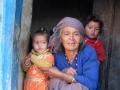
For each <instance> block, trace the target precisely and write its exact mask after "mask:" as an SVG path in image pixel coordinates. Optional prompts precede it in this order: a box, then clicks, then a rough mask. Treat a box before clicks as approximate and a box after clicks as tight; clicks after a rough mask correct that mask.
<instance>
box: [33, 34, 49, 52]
mask: <svg viewBox="0 0 120 90" xmlns="http://www.w3.org/2000/svg"><path fill="white" fill-rule="evenodd" d="M47 44H48V42H47V36H46V35H44V34H43V35H35V36H34V37H33V44H32V45H33V48H34V50H35V51H37V52H42V51H44V50H45V49H47Z"/></svg>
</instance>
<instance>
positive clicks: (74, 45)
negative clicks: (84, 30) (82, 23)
mask: <svg viewBox="0 0 120 90" xmlns="http://www.w3.org/2000/svg"><path fill="white" fill-rule="evenodd" d="M80 40H81V35H80V32H79V30H77V29H75V28H72V27H65V28H63V29H62V31H61V42H62V44H63V47H64V49H65V50H70V51H74V50H78V48H79V45H80Z"/></svg>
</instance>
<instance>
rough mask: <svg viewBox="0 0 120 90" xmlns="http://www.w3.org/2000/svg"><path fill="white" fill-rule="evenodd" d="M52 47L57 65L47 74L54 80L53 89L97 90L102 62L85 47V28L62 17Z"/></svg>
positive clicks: (72, 19)
mask: <svg viewBox="0 0 120 90" xmlns="http://www.w3.org/2000/svg"><path fill="white" fill-rule="evenodd" d="M53 32H54V33H53V35H52V36H51V37H50V43H49V47H50V49H51V50H52V52H54V53H55V54H54V57H55V66H56V67H57V69H56V68H51V69H49V70H48V71H47V74H48V75H49V76H51V77H53V79H51V80H50V82H49V89H50V90H96V88H97V83H98V72H99V62H98V58H97V56H96V51H95V50H94V49H93V48H92V47H90V46H88V45H85V44H84V38H83V37H84V27H83V25H82V23H81V22H80V21H79V20H77V19H75V18H72V17H65V18H63V19H62V20H61V21H60V22H59V23H58V24H57V25H56V26H55V27H54V29H53Z"/></svg>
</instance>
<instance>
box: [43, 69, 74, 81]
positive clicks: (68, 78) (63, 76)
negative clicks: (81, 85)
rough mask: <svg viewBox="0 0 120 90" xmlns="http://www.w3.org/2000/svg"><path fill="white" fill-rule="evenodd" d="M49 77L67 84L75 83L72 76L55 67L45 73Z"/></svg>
mask: <svg viewBox="0 0 120 90" xmlns="http://www.w3.org/2000/svg"><path fill="white" fill-rule="evenodd" d="M45 73H46V74H47V75H48V76H49V77H54V78H59V79H62V80H65V81H67V82H68V83H73V82H76V81H75V79H74V77H73V76H72V75H69V74H66V73H64V72H62V71H59V70H58V69H57V68H56V67H52V68H50V69H49V70H47V71H46V72H45Z"/></svg>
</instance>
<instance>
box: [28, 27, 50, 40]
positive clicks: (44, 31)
mask: <svg viewBox="0 0 120 90" xmlns="http://www.w3.org/2000/svg"><path fill="white" fill-rule="evenodd" d="M44 34H45V35H46V36H47V40H48V39H49V34H48V31H47V29H46V28H45V27H40V28H39V29H38V30H35V31H33V32H32V33H31V35H30V36H31V39H33V37H34V36H35V35H44Z"/></svg>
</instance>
